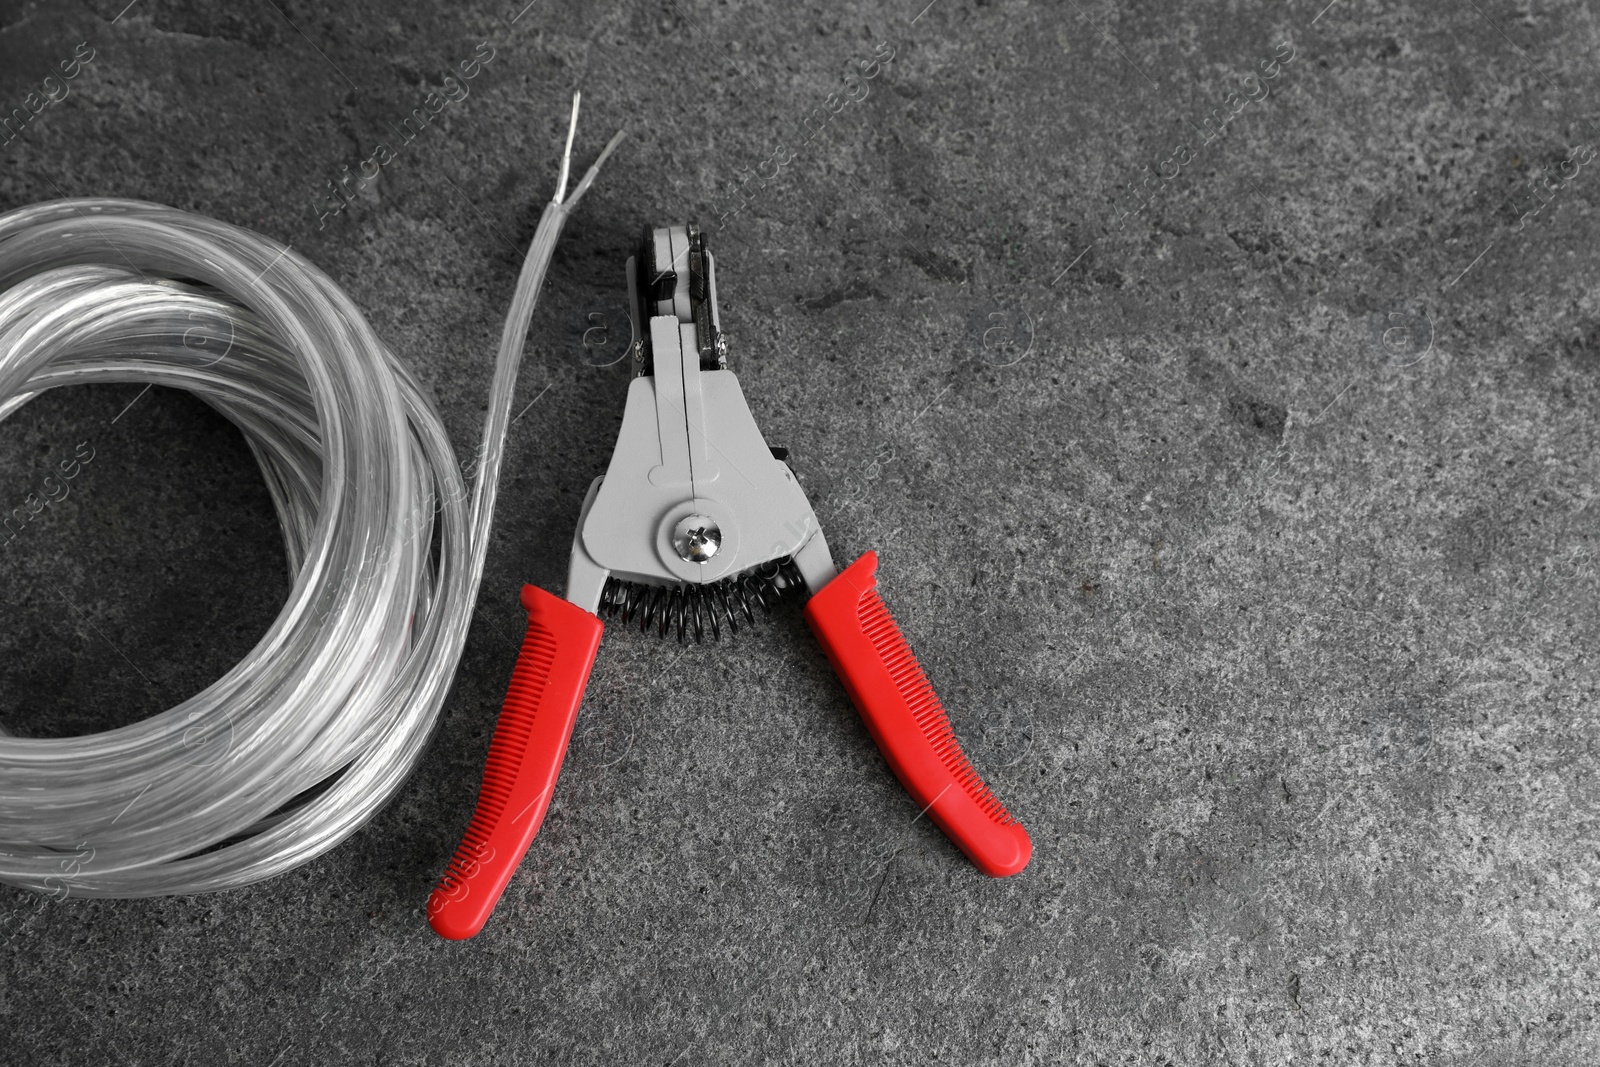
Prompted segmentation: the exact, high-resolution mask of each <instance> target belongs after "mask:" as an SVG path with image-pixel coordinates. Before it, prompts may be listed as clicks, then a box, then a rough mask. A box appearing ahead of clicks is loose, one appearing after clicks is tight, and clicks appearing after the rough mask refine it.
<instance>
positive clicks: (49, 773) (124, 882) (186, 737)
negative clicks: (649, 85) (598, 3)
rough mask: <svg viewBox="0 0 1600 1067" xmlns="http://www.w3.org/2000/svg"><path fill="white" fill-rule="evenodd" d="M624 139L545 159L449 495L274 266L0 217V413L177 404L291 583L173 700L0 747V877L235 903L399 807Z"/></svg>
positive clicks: (391, 409)
mask: <svg viewBox="0 0 1600 1067" xmlns="http://www.w3.org/2000/svg"><path fill="white" fill-rule="evenodd" d="M576 113H577V112H576V102H574V111H573V121H574V124H575V123H576ZM620 136H621V135H620V134H619V135H618V138H613V140H612V142H611V144H610V145H608V146H607V148H606V150H605V151H604V152H603V153H602V154H601V156H600V159H599V160H597V161H596V163H595V164H594V166H593V167H592V168H590V170H589V172H588V174H587V175H586V176H585V177H584V180H583V181H582V182H581V183H580V184H579V185H578V187H577V189H576V190H574V192H573V194H572V196H570V197H565V196H564V195H563V194H564V186H565V180H564V177H565V172H566V170H565V164H564V165H563V182H562V186H563V193H562V194H558V197H557V199H555V200H552V202H551V203H550V205H549V206H548V207H547V208H546V209H545V212H544V215H543V217H542V218H541V219H540V222H539V227H538V230H537V232H536V234H535V236H534V239H533V244H532V246H531V248H530V249H529V252H528V257H527V260H526V261H525V263H524V265H523V269H522V273H521V277H520V278H519V280H518V284H517V291H516V295H515V297H514V299H513V301H512V307H511V311H510V314H509V315H508V317H507V320H506V324H505V330H504V333H503V335H502V338H501V345H500V353H499V357H498V359H497V361H496V366H495V373H494V380H493V384H492V386H491V390H490V400H489V415H488V419H487V421H486V425H485V429H484V436H483V442H482V445H481V447H480V449H479V451H478V453H477V455H476V457H475V467H476V472H475V473H476V478H475V481H474V482H473V483H472V484H471V485H470V486H469V485H468V484H467V483H466V482H465V480H464V479H463V476H462V471H461V469H459V468H458V466H457V461H456V458H455V453H454V450H453V449H452V448H451V445H450V441H449V438H448V436H447V435H446V432H445V428H444V425H443V423H442V421H441V420H440V417H439V413H438V411H437V410H436V409H435V407H434V405H433V403H432V401H431V400H430V399H429V398H428V396H427V395H426V393H425V392H424V390H423V388H422V387H421V385H420V384H419V383H418V381H417V379H416V378H415V376H413V375H412V374H411V372H410V371H409V370H407V369H406V367H405V366H404V364H402V363H401V362H400V361H399V360H398V359H397V358H396V357H395V355H394V354H393V353H392V352H391V351H390V350H389V349H388V348H387V347H385V346H384V344H383V342H382V341H381V340H380V339H379V338H378V337H377V335H376V334H375V333H374V332H373V330H372V328H371V327H370V326H369V325H368V323H367V321H366V320H365V318H363V317H362V315H361V312H360V311H359V310H358V309H357V308H356V307H355V305H354V304H353V303H352V302H351V301H350V299H349V297H347V296H346V295H345V293H344V292H343V291H342V290H340V288H339V287H338V285H337V284H335V283H334V282H333V281H332V280H331V279H329V278H328V277H327V275H325V274H323V273H322V272H321V271H319V270H318V269H317V268H316V267H315V266H313V265H312V264H311V263H310V262H308V261H307V260H305V259H304V258H302V257H301V256H299V255H298V254H296V253H295V252H293V251H292V250H290V249H289V248H287V247H285V246H283V245H281V244H279V243H277V242H275V241H272V240H270V239H268V238H266V237H263V236H261V235H260V234H256V233H253V232H251V231H249V230H245V229H241V228H239V227H236V226H232V225H229V224H227V223H223V222H219V221H216V220H214V219H209V218H204V217H201V216H198V215H193V214H188V213H186V212H182V211H178V210H175V209H172V208H168V207H163V206H160V205H157V204H150V203H143V202H139V201H131V200H111V199H79V200H59V201H51V202H47V203H42V204H36V205H32V206H30V207H26V208H22V209H20V210H17V211H13V212H11V213H9V214H6V215H3V216H0V419H4V418H5V417H7V416H9V415H11V414H12V413H13V412H15V411H16V410H17V409H18V408H20V407H21V406H22V405H24V404H25V403H27V402H28V401H29V400H30V399H32V398H33V397H35V396H37V395H38V394H39V393H42V392H44V391H46V390H48V389H55V388H59V387H61V386H67V385H81V384H88V383H102V382H132V383H140V384H145V385H158V386H166V387H169V388H175V389H186V390H188V391H189V392H190V393H193V394H194V395H195V396H197V397H199V398H200V399H202V400H204V401H205V402H206V403H208V404H210V405H211V406H212V407H213V408H215V409H216V410H217V411H219V412H221V413H222V414H223V415H224V416H226V417H227V418H228V419H230V420H231V421H232V422H233V423H234V424H235V425H236V426H237V427H238V428H239V430H240V431H241V432H242V433H243V434H244V437H245V439H246V441H247V442H248V444H249V446H250V449H251V451H252V452H253V453H254V455H255V458H256V460H257V462H258V463H259V465H260V468H261V471H262V474H263V476H264V477H265V479H266V484H267V487H268V490H269V492H270V494H271V497H272V500H273V504H274V506H275V508H276V511H277V516H278V521H279V524H280V526H281V527H282V533H283V541H284V549H285V554H286V556H287V559H288V566H289V573H290V577H291V582H292V588H291V591H290V593H289V598H288V602H287V603H286V604H285V605H284V607H283V609H282V611H281V613H280V614H279V616H278V618H277V620H276V621H275V622H274V623H273V625H272V627H271V628H270V629H269V630H268V631H267V633H266V635H265V636H264V637H262V638H261V640H260V642H259V643H258V644H257V645H256V646H255V648H254V649H252V650H251V651H250V653H249V654H248V655H247V656H245V658H244V659H243V660H241V661H240V662H239V663H238V664H237V665H236V666H235V667H233V669H231V670H230V671H228V672H227V673H226V674H225V675H224V676H223V677H221V678H219V679H218V680H217V681H215V682H213V683H212V684H211V685H210V686H208V687H206V689H205V690H203V691H202V692H200V693H198V694H196V695H194V696H192V697H190V698H188V699H187V700H184V701H183V702H182V703H180V704H178V705H177V706H175V707H172V708H169V709H168V710H166V711H164V712H161V713H159V714H157V715H154V716H152V717H150V718H148V719H145V720H143V721H141V722H137V723H134V724H131V725H128V726H123V727H120V728H117V729H113V730H108V731H105V732H103V733H99V734H93V735H89V736H84V737H69V738H19V737H13V736H10V735H7V734H4V733H3V732H0V881H4V882H8V883H11V884H13V885H17V886H23V887H27V888H32V889H37V890H42V891H45V892H51V893H55V894H58V895H66V894H71V895H78V896H100V897H140V896H153V895H160V894H172V893H194V892H203V891H208V890H215V889H224V888H230V887H235V886H241V885H246V884H249V883H251V882H255V881H259V880H261V879H263V878H268V877H271V876H273V875H276V874H280V873H282V872H284V871H287V870H289V869H291V868H293V867H295V866H296V865H298V864H300V863H303V862H305V861H306V860H309V859H311V858H313V857H315V856H317V855H319V854H321V853H323V852H325V851H327V850H328V849H330V848H332V847H333V846H334V845H336V844H338V843H339V842H340V841H342V840H344V839H345V838H347V837H348V836H349V835H350V834H352V833H354V832H355V831H356V830H357V829H359V828H360V827H361V826H362V825H363V824H364V823H365V822H366V821H367V820H368V819H369V818H371V817H372V816H373V815H374V814H375V813H376V812H377V811H378V810H379V809H380V808H381V807H382V806H383V805H384V804H385V803H386V802H387V801H388V800H389V798H390V797H392V796H393V795H394V793H395V792H396V791H397V790H398V789H399V788H400V786H401V784H402V783H403V782H404V781H405V779H406V777H407V776H408V775H409V773H410V771H411V769H412V768H413V767H414V766H415V764H416V762H417V760H418V758H419V757H420V756H421V753H422V750H423V748H424V747H425V745H426V744H427V741H428V739H429V737H430V736H431V734H432V731H433V727H434V725H435V723H436V721H437V719H438V713H439V708H440V706H441V704H442V703H443V701H444V698H445V695H446V693H447V692H448V690H449V686H450V682H451V679H452V677H453V676H454V674H455V670H456V665H457V663H458V661H459V659H460V655H461V649H462V646H463V644H464V643H465V640H466V633H467V628H468V625H469V623H470V622H471V618H472V611H473V605H474V603H475V601H476V598H477V590H478V583H479V580H480V578H481V576H482V573H483V566H484V558H485V554H486V552H487V548H488V541H489V538H488V533H489V524H490V520H491V518H492V515H493V511H494V502H495V496H496V487H497V484H498V481H499V471H500V464H501V460H502V457H503V454H504V445H505V436H506V429H507V426H508V425H509V414H510V409H511V402H512V394H513V390H514V387H515V383H516V374H517V368H518V365H519V363H520V361H521V357H522V350H523V345H524V341H525V339H526V336H527V331H528V325H529V322H530V321H531V318H532V314H533V307H534V303H535V301H536V299H537V295H538V292H539V289H540V287H541V285H542V282H543V279H544V274H545V270H546V268H547V266H548V264H549V260H550V256H551V254H552V253H553V251H554V247H555V242H556V239H557V238H558V237H559V235H560V230H561V226H562V224H563V223H564V222H565V220H566V217H567V215H568V213H569V212H570V211H571V210H572V208H573V207H574V206H575V205H576V204H577V202H578V200H579V199H580V198H581V197H582V195H583V193H584V192H585V191H586V190H587V189H588V187H589V185H590V183H591V182H592V181H593V180H594V177H595V174H596V173H597V171H598V169H599V167H600V164H601V162H603V161H604V159H605V157H606V156H607V155H609V153H610V152H611V150H612V148H614V147H615V145H616V143H617V140H618V139H619V138H620ZM569 144H570V142H569ZM569 152H570V147H569ZM469 469H470V468H469Z"/></svg>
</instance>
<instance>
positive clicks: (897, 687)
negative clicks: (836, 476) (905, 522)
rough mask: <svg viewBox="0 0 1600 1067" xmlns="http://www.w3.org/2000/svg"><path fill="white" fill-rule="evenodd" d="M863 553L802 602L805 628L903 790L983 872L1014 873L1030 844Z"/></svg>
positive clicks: (871, 558)
mask: <svg viewBox="0 0 1600 1067" xmlns="http://www.w3.org/2000/svg"><path fill="white" fill-rule="evenodd" d="M877 572H878V554H877V553H876V552H868V553H867V554H866V555H864V556H862V557H861V558H860V559H858V560H856V561H855V562H854V563H852V564H851V565H850V566H849V567H847V568H845V570H844V571H842V572H840V574H839V576H838V577H836V578H835V579H834V580H833V581H831V582H829V583H828V584H827V585H826V586H824V587H823V589H822V591H821V592H820V593H818V594H817V595H816V596H813V597H812V598H811V599H810V600H809V601H807V602H806V610H805V614H806V621H807V622H808V623H810V624H811V630H812V632H813V633H815V634H816V635H817V640H818V641H820V642H822V648H823V650H824V651H825V652H827V654H828V660H829V661H830V662H831V663H832V664H833V669H834V671H835V673H837V674H838V675H839V680H840V681H842V682H844V687H845V690H846V692H848V693H849V694H850V700H851V702H852V703H854V704H855V706H856V710H857V711H859V712H860V713H861V718H862V719H863V720H864V721H865V722H866V724H867V731H868V732H869V733H870V734H872V739H873V740H874V741H876V742H877V743H878V748H879V749H880V750H882V752H883V755H884V758H886V759H887V760H888V761H889V766H890V767H892V768H893V769H894V773H895V777H897V778H899V779H900V784H902V785H904V786H905V787H906V792H908V793H910V794H911V796H912V798H913V799H914V800H916V802H917V803H918V804H919V805H921V807H922V808H923V810H924V811H925V812H927V814H928V817H929V818H930V819H932V820H933V821H934V823H935V824H936V825H937V826H938V827H939V829H941V830H943V831H944V832H945V836H947V837H949V838H950V840H951V841H954V842H955V843H956V846H957V847H959V848H960V849H961V851H962V852H965V853H966V854H967V858H968V859H970V860H972V862H973V863H975V864H977V865H978V868H979V869H980V870H982V871H983V873H984V874H988V875H993V876H994V877H996V878H1003V877H1005V876H1006V875H1009V874H1016V873H1017V872H1018V871H1020V870H1022V869H1023V868H1024V867H1026V866H1027V865H1028V860H1029V859H1030V858H1031V857H1032V856H1033V842H1032V841H1031V840H1030V839H1029V838H1028V832H1027V831H1026V830H1024V829H1023V828H1022V824H1021V823H1019V822H1018V821H1017V820H1016V819H1015V818H1014V817H1013V816H1012V815H1011V813H1010V812H1008V811H1006V809H1005V806H1004V805H1003V804H1001V803H1000V801H999V800H998V799H997V798H996V797H995V795H994V792H993V791H992V790H990V788H989V787H988V786H987V785H984V783H983V779H981V778H979V777H978V772H977V771H975V770H973V769H972V764H971V763H969V762H968V761H967V756H966V753H964V752H962V751H961V745H960V743H959V742H957V741H956V735H955V731H954V730H952V729H951V728H950V719H949V717H948V716H946V715H945V711H944V705H942V704H940V703H939V698H938V696H937V695H935V693H934V691H933V686H932V685H930V684H929V682H928V678H927V676H926V675H925V674H923V673H922V668H921V667H920V666H918V664H917V658H916V656H915V655H914V654H913V653H912V651H911V648H910V646H909V645H907V644H906V639H905V638H904V637H902V636H901V634H900V628H899V627H897V626H896V625H895V624H894V619H893V618H892V617H891V616H890V615H889V609H888V608H887V607H885V606H884V603H883V598H882V597H880V596H878V581H877Z"/></svg>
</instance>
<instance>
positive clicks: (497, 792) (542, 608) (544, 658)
mask: <svg viewBox="0 0 1600 1067" xmlns="http://www.w3.org/2000/svg"><path fill="white" fill-rule="evenodd" d="M522 606H523V607H525V608H527V609H528V636H527V637H526V638H524V639H523V642H522V651H521V652H520V653H519V654H518V655H517V667H516V670H515V671H514V672H513V673H512V675H511V688H510V689H509V690H508V691H507V692H506V700H505V705H504V706H503V707H502V708H501V709H500V719H499V721H498V722H496V723H495V727H494V739H493V740H491V741H490V742H489V760H488V763H487V765H486V766H485V767H484V769H483V786H482V787H481V788H480V789H479V790H478V807H477V810H476V811H474V812H473V813H472V822H471V823H470V824H469V825H468V826H467V833H466V837H465V838H464V839H463V840H462V842H461V847H460V848H458V849H456V854H455V857H454V858H453V859H452V860H451V861H450V866H449V867H448V868H446V870H445V873H444V877H443V878H441V879H439V885H438V887H437V888H435V889H434V891H433V895H432V896H431V897H429V898H428V924H429V925H430V926H432V927H433V929H434V931H435V932H436V933H438V934H439V936H441V937H447V938H450V939H451V940H461V939H463V938H468V937H471V936H472V935H474V934H476V933H477V932H478V931H479V930H481V929H483V924H484V923H485V922H487V921H488V920H489V915H490V913H491V912H493V911H494V906H495V904H496V903H497V902H498V901H499V900H500V894H501V893H503V892H504V891H505V888H506V884H507V883H508V882H510V881H511V875H512V874H513V873H514V872H515V871H516V869H517V865H518V864H519V863H521V862H522V856H523V853H525V852H527V851H528V846H529V845H530V844H532V843H533V838H534V835H535V834H537V833H538V832H539V825H540V824H541V823H542V822H544V813H545V809H547V808H548V807H549V806H550V794H551V793H552V792H554V790H555V787H556V778H557V777H558V776H559V775H560V774H561V761H562V759H563V758H565V756H566V754H567V742H568V741H569V740H571V738H572V724H573V723H574V722H575V721H576V720H577V718H578V705H580V704H582V703H583V691H584V689H585V687H587V686H588V684H589V671H590V669H591V668H593V666H594V657H595V653H596V652H598V651H599V649H600V631H601V629H602V626H601V623H600V620H599V618H597V617H596V616H594V615H591V614H589V612H587V611H584V610H583V609H582V608H580V607H578V606H577V605H576V604H573V603H570V602H568V601H566V600H563V599H561V598H560V597H558V596H554V595H552V594H550V593H547V592H545V591H544V590H543V589H540V588H539V587H538V586H534V585H525V586H523V587H522Z"/></svg>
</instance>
